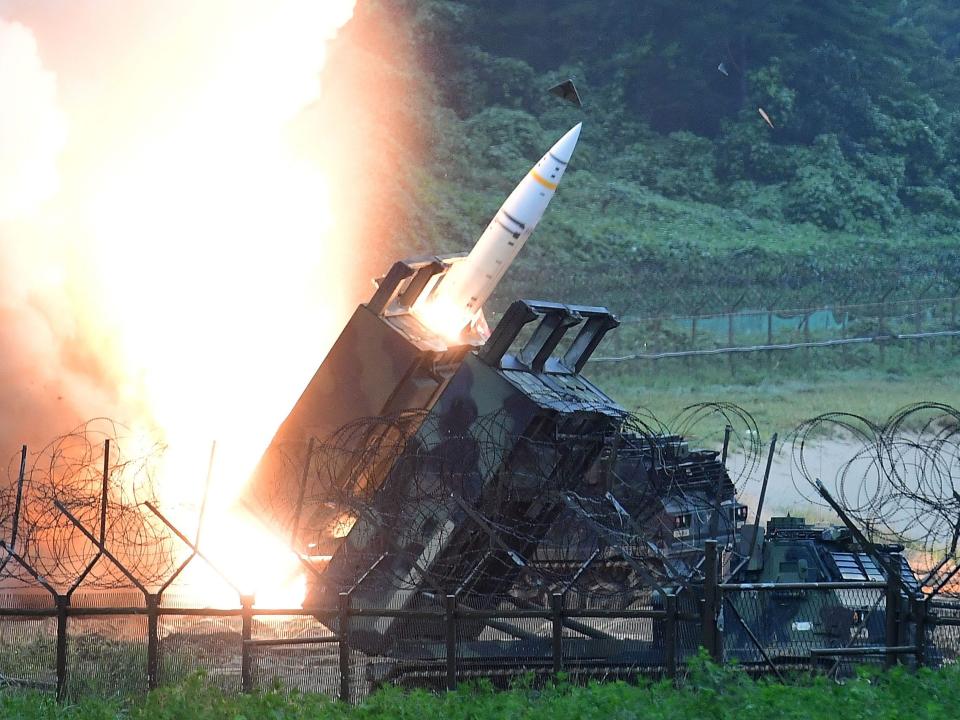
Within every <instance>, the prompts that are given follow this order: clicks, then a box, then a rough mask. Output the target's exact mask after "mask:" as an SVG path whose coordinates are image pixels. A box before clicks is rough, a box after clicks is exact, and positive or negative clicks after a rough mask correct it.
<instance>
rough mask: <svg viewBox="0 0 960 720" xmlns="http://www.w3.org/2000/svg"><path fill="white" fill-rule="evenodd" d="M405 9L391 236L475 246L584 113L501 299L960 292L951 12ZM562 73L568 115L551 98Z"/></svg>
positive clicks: (435, 5)
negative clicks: (415, 61)
mask: <svg viewBox="0 0 960 720" xmlns="http://www.w3.org/2000/svg"><path fill="white" fill-rule="evenodd" d="M371 1H372V0H371ZM406 6H407V14H406V17H407V22H405V23H404V24H403V26H402V27H398V28H397V32H398V34H400V35H402V36H403V37H405V42H406V43H407V44H408V46H411V47H415V48H416V50H417V52H418V54H419V57H420V58H421V63H420V65H421V70H422V72H423V75H422V78H421V80H422V82H421V87H420V93H419V95H418V101H417V106H418V107H419V111H418V112H419V115H420V118H421V120H420V131H421V132H422V134H423V137H422V140H423V147H424V148H425V150H424V152H423V154H422V155H421V156H419V157H417V158H415V159H414V161H413V163H412V166H410V167H408V170H409V172H408V178H407V179H406V180H405V181H404V183H403V187H404V188H405V190H406V196H405V202H404V204H403V210H402V214H403V215H404V222H402V223H397V224H396V233H395V235H396V238H395V239H396V242H397V244H398V245H399V246H400V247H402V248H404V249H408V250H409V251H414V252H436V251H437V250H438V248H439V249H440V250H446V251H450V250H460V249H465V248H467V247H469V245H470V243H471V242H472V241H473V240H474V239H475V238H476V236H477V235H478V231H479V229H480V228H482V227H483V226H484V225H485V223H486V222H487V221H488V220H489V217H490V215H491V214H492V213H493V212H494V211H495V209H496V207H497V206H498V204H499V203H500V202H501V201H502V199H503V197H504V196H505V195H506V193H508V192H509V191H510V189H511V188H512V187H513V185H514V184H515V183H516V181H517V180H518V178H519V177H521V176H522V174H523V173H524V172H525V171H526V169H527V168H528V167H529V166H530V164H531V163H532V162H533V161H534V160H536V158H538V157H539V155H540V154H541V153H542V152H543V150H544V149H545V148H547V147H549V146H550V144H551V143H552V142H553V141H554V140H555V139H556V138H557V137H559V135H560V134H562V132H563V131H565V130H566V129H567V128H568V127H569V126H570V125H572V124H574V123H575V122H576V121H578V120H580V119H582V120H583V121H584V132H583V135H582V139H581V142H580V146H579V147H578V149H577V153H576V155H575V159H574V163H573V165H572V166H571V171H570V172H569V174H568V175H567V178H566V179H565V180H564V183H563V187H562V188H561V191H560V194H559V197H558V200H557V201H556V202H555V203H554V204H553V206H552V207H551V208H550V210H549V212H548V214H547V216H546V218H545V220H544V222H543V223H542V225H541V228H540V229H539V230H538V232H537V235H536V236H535V241H534V242H533V243H532V244H531V246H530V247H529V248H528V249H527V250H525V251H524V255H523V258H522V260H521V263H520V268H519V269H518V270H516V271H514V272H512V273H511V274H510V275H508V280H507V283H508V286H507V287H506V288H504V292H503V293H501V295H502V296H503V297H504V298H506V297H512V296H514V295H516V294H517V292H522V293H523V294H526V295H530V294H535V293H538V292H539V293H542V294H548V295H550V296H551V297H554V298H563V299H566V300H570V301H586V302H608V303H610V304H611V305H612V306H613V307H614V308H615V309H616V310H618V311H621V312H624V311H630V310H638V311H648V312H654V311H656V312H659V311H663V310H665V309H670V310H674V311H684V310H694V309H696V308H697V307H702V306H704V305H706V306H708V307H711V308H714V309H716V308H719V307H722V306H724V305H725V304H729V303H730V302H732V300H733V299H736V297H737V296H738V295H739V294H740V293H742V292H743V290H744V288H750V289H751V291H752V292H753V293H754V294H755V296H756V297H754V298H752V299H751V302H752V303H753V304H757V303H761V302H765V303H770V302H774V301H776V300H779V301H780V302H781V303H786V304H797V303H802V302H806V301H831V300H838V299H841V296H849V295H850V294H854V295H856V296H858V297H860V298H864V299H866V298H876V297H879V296H880V295H882V294H884V293H886V292H888V291H890V290H894V289H896V288H904V287H908V288H909V289H910V291H912V292H919V291H920V290H924V289H926V290H927V291H928V292H934V291H936V292H944V293H946V292H953V291H955V290H956V286H957V285H958V284H960V253H958V252H957V245H958V244H957V241H956V235H957V233H958V232H960V188H958V180H960V163H958V160H960V108H958V107H957V101H958V100H960V65H958V61H960V45H958V42H957V40H956V38H957V31H958V30H960V10H958V9H956V7H955V4H954V3H952V2H950V0H923V1H922V2H920V1H918V2H913V1H911V2H901V1H900V0H872V1H871V0H844V1H842V2H841V1H840V0H815V1H807V2H796V1H795V0H767V1H765V2H759V1H758V0H715V1H714V2H711V3H709V4H706V5H704V4H703V3H701V2H697V1H696V0H643V1H642V2H635V3H624V2H618V1H617V0H590V1H589V2H587V1H585V0H563V1H561V2H553V3H516V2H508V1H507V0H490V2H484V3H478V2H454V1H453V0H429V1H425V2H412V0H411V1H410V2H408V3H406ZM567 76H573V77H575V81H576V83H577V85H578V87H579V88H580V90H581V93H582V95H583V97H584V101H585V106H584V108H583V110H582V111H578V110H577V109H576V108H574V107H572V106H569V105H566V104H565V103H563V102H561V101H559V100H558V99H557V98H555V97H553V96H551V95H549V94H548V93H547V92H546V88H548V87H549V86H550V85H551V84H553V83H554V82H556V81H558V80H560V79H563V78H565V77H567ZM408 105H409V103H407V102H406V100H404V102H403V103H402V106H403V107H404V108H407V107H408ZM758 108H763V109H764V111H765V112H766V113H767V115H768V116H769V118H770V119H771V121H772V123H773V125H774V127H772V128H771V127H770V126H769V125H768V124H767V123H766V122H765V121H764V119H763V118H762V117H761V115H760V114H759V112H758ZM513 285H515V286H516V287H513ZM677 288H682V291H681V292H678V291H677Z"/></svg>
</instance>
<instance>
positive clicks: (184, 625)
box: [159, 615, 242, 692]
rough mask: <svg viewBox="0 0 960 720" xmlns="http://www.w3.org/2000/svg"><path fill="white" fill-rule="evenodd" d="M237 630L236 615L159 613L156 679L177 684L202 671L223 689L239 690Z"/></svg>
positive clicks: (239, 642)
mask: <svg viewBox="0 0 960 720" xmlns="http://www.w3.org/2000/svg"><path fill="white" fill-rule="evenodd" d="M240 630H241V620H240V618H238V617H203V616H193V615H186V616H184V615H164V616H161V617H160V620H159V631H160V668H161V670H160V681H161V682H162V683H163V684H165V685H167V684H172V683H177V682H180V681H181V680H183V679H184V678H186V677H188V676H189V675H191V674H193V673H195V672H197V671H200V670H202V671H204V672H205V673H206V675H207V678H208V679H209V681H210V682H212V683H214V684H215V685H217V686H219V687H221V688H222V689H223V690H225V691H228V692H239V691H240V657H241V651H242V644H241V640H240V638H241V635H240Z"/></svg>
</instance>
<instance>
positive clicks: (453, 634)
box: [444, 595, 457, 690]
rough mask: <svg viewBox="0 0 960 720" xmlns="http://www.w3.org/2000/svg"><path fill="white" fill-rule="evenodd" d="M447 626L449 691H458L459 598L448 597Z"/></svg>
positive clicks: (445, 614) (445, 610)
mask: <svg viewBox="0 0 960 720" xmlns="http://www.w3.org/2000/svg"><path fill="white" fill-rule="evenodd" d="M444 616H445V619H446V626H447V690H456V689H457V596H456V595H447V596H446V604H445V607H444Z"/></svg>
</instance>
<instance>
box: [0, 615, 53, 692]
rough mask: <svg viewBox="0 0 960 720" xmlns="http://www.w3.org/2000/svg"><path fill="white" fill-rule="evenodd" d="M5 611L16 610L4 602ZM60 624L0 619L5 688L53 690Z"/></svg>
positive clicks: (1, 673)
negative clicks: (9, 686) (8, 686)
mask: <svg viewBox="0 0 960 720" xmlns="http://www.w3.org/2000/svg"><path fill="white" fill-rule="evenodd" d="M4 601H5V602H4V607H6V608H10V607H11V606H13V607H16V605H15V604H14V603H13V602H12V600H11V599H10V598H9V597H7V598H4ZM56 641H57V621H56V620H55V619H54V618H35V617H25V616H16V615H12V616H4V617H2V618H0V678H2V682H3V684H5V685H12V686H14V687H25V688H33V689H37V690H50V691H52V690H54V689H55V688H56V684H57V670H56Z"/></svg>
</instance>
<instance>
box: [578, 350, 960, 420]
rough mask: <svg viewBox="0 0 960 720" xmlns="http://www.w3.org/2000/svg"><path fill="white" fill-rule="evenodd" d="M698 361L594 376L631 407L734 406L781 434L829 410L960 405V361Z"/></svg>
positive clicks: (880, 412) (880, 411)
mask: <svg viewBox="0 0 960 720" xmlns="http://www.w3.org/2000/svg"><path fill="white" fill-rule="evenodd" d="M735 362H736V369H735V374H733V375H731V372H730V369H729V366H728V364H727V359H726V358H717V359H710V360H709V361H707V360H698V361H697V363H698V364H696V365H694V366H693V368H692V369H688V368H687V366H685V365H684V364H683V361H682V360H667V361H661V364H660V366H659V367H658V368H653V367H652V366H651V363H649V362H638V361H634V362H625V363H622V364H619V365H617V366H610V365H606V366H604V365H594V366H591V367H589V368H588V374H589V375H590V377H591V379H593V380H594V381H595V382H596V383H597V384H598V385H599V386H600V387H601V388H602V389H603V390H605V391H606V392H607V393H608V394H610V395H611V396H612V397H614V399H616V400H617V401H619V402H620V403H622V404H623V405H624V406H626V407H628V408H638V407H643V408H647V409H648V410H650V411H651V412H652V413H653V414H654V416H656V417H657V418H659V419H661V420H664V421H667V420H669V419H670V418H671V417H673V416H674V415H676V414H677V412H678V411H680V410H681V409H682V408H684V407H686V406H688V405H692V404H695V403H700V402H712V401H725V402H733V403H735V404H737V405H739V406H741V407H742V408H744V409H745V410H746V411H748V412H749V413H750V414H751V415H752V416H753V417H754V418H755V419H756V421H757V425H758V426H759V428H760V430H761V432H762V434H763V435H764V436H769V435H770V434H771V433H773V432H778V433H780V434H781V436H782V435H783V434H784V433H788V432H790V431H792V430H793V429H795V428H796V427H797V425H799V424H800V423H801V422H802V421H804V420H807V419H810V418H812V417H816V416H817V415H820V414H822V413H827V412H848V413H854V414H857V415H862V416H864V417H867V418H869V419H872V420H875V421H882V420H884V419H885V418H887V417H889V416H890V415H891V414H892V413H893V412H894V411H896V410H898V409H899V408H902V407H904V406H905V405H908V404H911V403H915V402H922V401H935V402H940V403H946V404H948V405H952V406H954V407H960V382H958V378H960V360H958V359H957V357H956V356H948V355H939V356H937V357H933V358H929V359H927V360H925V361H923V362H919V361H908V360H904V358H903V357H897V356H893V357H889V358H888V362H887V363H885V364H884V365H879V364H875V365H869V366H866V367H858V368H853V369H833V368H825V367H823V366H820V367H817V366H814V367H813V368H811V369H810V370H804V369H803V368H802V367H786V368H776V367H774V368H769V367H768V365H767V364H766V361H765V360H764V358H762V357H760V356H759V355H757V356H750V357H748V358H744V357H738V358H736V360H735Z"/></svg>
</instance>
